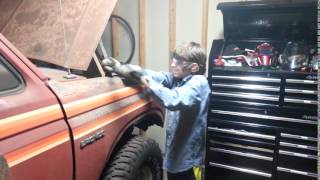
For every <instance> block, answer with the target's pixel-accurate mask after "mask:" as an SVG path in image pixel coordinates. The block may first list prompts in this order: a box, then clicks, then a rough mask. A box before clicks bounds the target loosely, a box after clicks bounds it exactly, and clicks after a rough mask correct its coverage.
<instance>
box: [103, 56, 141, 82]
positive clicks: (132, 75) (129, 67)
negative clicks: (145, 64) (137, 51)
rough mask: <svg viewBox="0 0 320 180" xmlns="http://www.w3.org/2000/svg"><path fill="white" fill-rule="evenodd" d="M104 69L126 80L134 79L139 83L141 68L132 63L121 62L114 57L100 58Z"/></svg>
mask: <svg viewBox="0 0 320 180" xmlns="http://www.w3.org/2000/svg"><path fill="white" fill-rule="evenodd" d="M102 65H103V67H104V69H106V70H107V71H109V72H113V73H116V74H118V75H119V76H122V77H124V78H125V79H127V80H131V81H135V82H139V83H140V81H141V80H140V78H141V76H142V75H143V70H142V68H141V67H140V66H138V65H133V64H121V63H120V62H119V61H117V60H116V59H114V58H111V57H109V58H107V59H104V60H102Z"/></svg>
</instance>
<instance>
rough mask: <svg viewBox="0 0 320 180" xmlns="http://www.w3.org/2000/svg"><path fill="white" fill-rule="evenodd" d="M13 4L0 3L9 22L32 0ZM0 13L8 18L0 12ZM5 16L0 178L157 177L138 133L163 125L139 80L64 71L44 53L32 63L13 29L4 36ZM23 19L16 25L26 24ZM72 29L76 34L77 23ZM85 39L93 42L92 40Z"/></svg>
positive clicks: (151, 151)
mask: <svg viewBox="0 0 320 180" xmlns="http://www.w3.org/2000/svg"><path fill="white" fill-rule="evenodd" d="M14 2H16V1H7V4H5V5H8V7H9V5H10V7H14V8H13V9H15V13H13V15H11V16H10V17H12V18H13V19H14V18H15V17H16V19H15V20H17V18H18V16H19V15H21V14H24V16H21V17H20V18H24V19H28V16H27V15H28V13H26V11H28V10H29V9H28V8H26V7H24V8H22V7H23V6H27V5H28V3H29V4H30V3H31V4H32V3H34V2H31V1H29V2H26V1H23V2H22V3H21V4H19V5H17V6H13V5H12V4H13V3H14ZM47 2H48V3H52V2H53V1H47ZM97 2H98V1H96V2H95V3H96V4H94V5H95V6H96V7H105V6H106V7H109V5H110V1H108V2H109V4H101V3H104V2H105V1H99V2H101V3H100V4H99V3H97ZM43 3H44V1H43V2H42V1H41V3H38V4H37V5H38V6H39V7H38V9H40V10H42V8H43V7H41V5H42V4H43ZM88 3H89V2H88ZM90 3H91V2H90ZM90 3H89V5H88V6H89V7H91V8H92V6H93V5H92V4H90ZM39 4H40V5H39ZM69 5H70V4H69ZM102 5H104V6H102ZM113 5H114V4H113ZM34 6H36V5H35V4H33V5H32V6H31V5H30V7H34ZM2 7H4V6H2ZM0 9H1V8H0ZM19 9H20V10H21V11H24V13H19ZM93 9H94V8H93ZM111 9H112V8H111ZM94 10H95V11H94V12H95V13H96V15H99V14H98V13H97V9H94ZM109 11H110V10H109ZM1 12H3V11H1ZM6 12H8V11H6ZM35 12H37V11H34V13H35ZM39 12H40V11H39ZM41 12H42V11H41ZM50 12H52V11H50ZM101 12H102V11H101ZM89 14H90V12H89ZM29 15H30V13H29ZM32 15H34V14H32ZM87 15H88V13H87V14H85V15H83V17H86V16H87ZM88 16H89V15H88ZM0 17H9V16H3V14H1V13H0ZM40 17H41V18H42V20H43V21H46V22H47V21H48V19H43V18H44V17H43V16H40ZM90 17H91V16H90ZM41 18H40V20H41ZM13 19H11V20H8V21H5V22H6V24H5V25H4V26H1V25H2V24H1V22H4V21H2V20H3V19H1V20H0V28H1V32H2V34H1V33H0V180H8V179H10V180H22V179H23V180H51V179H52V180H57V179H59V180H64V179H65V180H71V179H79V180H81V179H83V180H89V179H93V180H95V179H105V180H106V179H150V180H151V179H153V180H161V179H162V170H161V165H162V155H161V151H160V148H159V145H158V144H157V143H156V142H155V141H154V140H152V139H150V138H147V137H145V136H144V132H145V131H146V129H147V128H148V127H149V126H151V125H158V126H163V119H164V109H163V108H162V107H161V106H159V105H158V104H157V103H155V102H154V101H153V99H152V98H151V97H149V96H148V95H146V94H145V93H144V92H143V90H142V89H141V88H140V87H139V85H134V84H132V83H131V85H128V84H127V83H125V81H124V80H123V79H122V78H120V77H118V76H114V75H110V74H109V76H108V75H107V76H102V75H99V73H97V72H88V71H90V70H91V71H92V68H90V67H89V68H83V69H87V70H81V71H80V70H76V69H72V65H70V64H69V66H68V70H69V73H67V72H68V71H66V69H67V68H64V67H62V66H58V65H60V64H61V63H60V64H59V63H56V62H54V63H53V64H50V63H47V62H48V59H50V58H48V59H41V60H43V61H38V60H39V59H38V58H35V56H32V53H31V52H30V51H28V50H26V48H27V47H25V46H21V44H23V43H20V44H19V42H26V41H25V40H26V39H24V37H23V36H21V35H20V36H19V32H18V30H17V28H15V30H17V31H15V33H14V34H15V37H17V38H15V37H13V36H11V35H12V34H10V32H11V31H9V30H8V29H10V27H14V26H11V25H12V24H10V23H13V24H14V23H16V22H17V21H13ZM104 20H105V19H104ZM26 23H28V21H24V22H23V23H21V24H20V25H21V26H19V28H22V29H23V28H24V27H26ZM35 24H37V22H33V24H32V23H31V25H35ZM82 24H83V22H82ZM29 25H30V24H29ZM79 27H80V31H81V27H82V26H81V25H80V26H79ZM102 27H103V28H104V26H102ZM103 28H102V30H99V32H103ZM93 29H94V28H93ZM100 29H101V28H100ZM19 30H21V29H19ZM46 30H48V28H47V29H46ZM37 33H38V34H40V35H41V29H39V31H35V32H34V33H31V34H30V36H35V35H37ZM69 33H70V32H69ZM79 34H81V33H78V34H77V37H78V35H79ZM89 34H90V33H89ZM91 34H93V35H94V36H95V37H96V36H101V33H100V34H99V35H96V34H95V33H93V32H91ZM87 35H88V34H84V35H83V36H87ZM39 37H41V36H39ZM16 39H19V41H15V40H16ZM75 39H76V38H75ZM80 39H81V38H80ZM9 40H10V42H9ZM12 40H13V41H12ZM42 40H43V38H42ZM69 40H70V39H69ZM44 41H46V39H44V40H43V41H42V42H44ZM75 41H76V40H75ZM70 42H71V41H70ZM72 42H73V41H72ZM54 43H56V42H51V44H52V46H54ZM91 44H95V46H96V47H97V41H95V42H94V43H91ZM33 45H34V46H33ZM87 45H88V47H89V46H90V43H89V42H88V44H87ZM17 46H19V47H18V48H17ZM30 46H33V47H35V48H33V50H35V52H37V53H40V54H41V53H42V54H41V55H43V53H45V52H47V51H45V47H50V46H45V44H43V43H42V44H41V43H33V44H32V43H30ZM52 48H53V50H54V47H52ZM72 48H73V47H72ZM82 48H83V47H82ZM18 49H19V50H18ZM20 50H21V51H20ZM51 50H52V49H51ZM93 50H94V49H93ZM72 52H79V51H71V53H72ZM57 53H58V52H57ZM91 53H94V52H91ZM87 54H89V53H87ZM49 55H50V54H49ZM51 55H52V54H51ZM69 55H70V54H69ZM72 55H73V54H71V56H72ZM27 57H28V58H27ZM86 59H88V58H86ZM79 61H80V60H79ZM90 61H91V58H89V62H90ZM57 64H58V65H57ZM64 64H68V63H65V62H64ZM79 64H81V62H78V64H76V65H79ZM62 65H63V63H62ZM90 66H91V65H90ZM70 67H71V68H70ZM96 69H97V68H96ZM100 70H101V69H100ZM70 72H71V73H72V74H71V73H70ZM77 72H78V73H77ZM80 72H81V73H80ZM92 74H96V75H95V76H92ZM97 74H98V75H97ZM101 74H103V73H101ZM90 77H92V78H90Z"/></svg>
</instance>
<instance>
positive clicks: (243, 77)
mask: <svg viewBox="0 0 320 180" xmlns="http://www.w3.org/2000/svg"><path fill="white" fill-rule="evenodd" d="M212 78H213V79H231V80H243V81H260V82H276V83H280V79H275V78H262V77H257V76H242V77H239V76H217V75H213V76H212Z"/></svg>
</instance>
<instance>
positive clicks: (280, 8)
mask: <svg viewBox="0 0 320 180" xmlns="http://www.w3.org/2000/svg"><path fill="white" fill-rule="evenodd" d="M218 9H219V10H221V11H222V13H223V16H224V39H222V40H214V41H213V44H212V47H211V52H210V56H209V74H208V80H209V84H210V86H211V97H210V106H209V113H208V121H207V145H206V179H208V180H240V179H241V180H242V179H243V180H269V179H270V180H271V179H272V180H316V179H317V153H318V152H317V124H318V122H317V95H318V91H317V86H318V85H317V82H318V79H317V72H316V71H315V69H312V68H311V69H310V68H309V69H308V70H303V68H301V69H283V68H281V64H280V63H279V62H278V63H275V64H274V65H270V66H255V67H252V66H248V65H242V66H239V64H240V63H239V64H238V65H237V66H225V65H222V66H221V65H217V64H215V60H216V59H217V58H218V57H219V56H221V55H223V54H224V51H225V50H226V47H227V46H228V45H230V44H236V45H237V46H238V47H239V48H240V49H244V48H251V49H253V48H255V47H256V46H257V45H259V44H261V43H264V42H267V43H269V44H272V46H273V47H274V48H275V49H276V50H277V51H278V53H279V54H281V52H283V51H284V48H285V46H286V44H287V43H288V41H293V40H294V41H300V40H303V41H304V42H305V44H307V45H308V48H309V49H310V47H313V46H314V47H316V1H285V2H275V1H259V2H238V3H220V4H219V5H218ZM292 28H293V29H294V30H292ZM279 54H278V55H275V59H276V57H278V56H279ZM310 59H311V58H310V57H309V60H308V62H310ZM242 64H244V63H243V62H242ZM305 66H308V65H305Z"/></svg>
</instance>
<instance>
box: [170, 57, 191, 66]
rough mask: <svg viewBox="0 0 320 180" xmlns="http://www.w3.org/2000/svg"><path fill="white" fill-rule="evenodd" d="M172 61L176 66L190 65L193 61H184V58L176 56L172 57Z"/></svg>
mask: <svg viewBox="0 0 320 180" xmlns="http://www.w3.org/2000/svg"><path fill="white" fill-rule="evenodd" d="M172 63H173V64H174V65H176V66H188V65H190V64H192V62H187V61H183V60H180V59H175V58H173V59H172Z"/></svg>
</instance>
